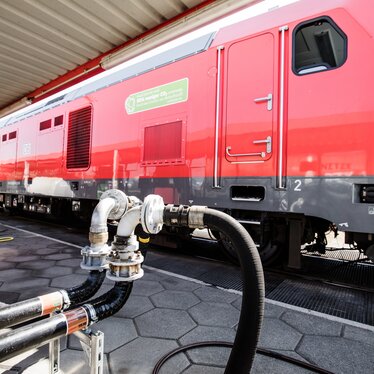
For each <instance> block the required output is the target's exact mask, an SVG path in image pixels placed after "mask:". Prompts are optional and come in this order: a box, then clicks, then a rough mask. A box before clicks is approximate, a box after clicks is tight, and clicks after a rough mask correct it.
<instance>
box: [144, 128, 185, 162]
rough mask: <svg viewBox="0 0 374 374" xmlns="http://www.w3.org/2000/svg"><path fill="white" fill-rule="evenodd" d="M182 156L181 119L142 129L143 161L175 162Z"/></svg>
mask: <svg viewBox="0 0 374 374" xmlns="http://www.w3.org/2000/svg"><path fill="white" fill-rule="evenodd" d="M181 157H182V121H176V122H171V123H165V124H162V125H156V126H149V127H146V128H145V129H144V156H143V161H145V162H152V161H157V162H158V163H159V162H160V161H162V162H165V163H169V162H173V161H174V162H175V161H177V160H179V159H181Z"/></svg>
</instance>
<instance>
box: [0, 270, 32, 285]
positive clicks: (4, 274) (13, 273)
mask: <svg viewBox="0 0 374 374" xmlns="http://www.w3.org/2000/svg"><path fill="white" fill-rule="evenodd" d="M30 274H31V270H23V269H9V270H1V271H0V280H2V281H5V282H6V281H11V280H12V279H19V278H26V277H28V276H29V275H30Z"/></svg>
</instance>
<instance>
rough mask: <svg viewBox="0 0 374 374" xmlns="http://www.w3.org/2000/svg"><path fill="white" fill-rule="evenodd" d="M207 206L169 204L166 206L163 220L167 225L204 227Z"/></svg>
mask: <svg viewBox="0 0 374 374" xmlns="http://www.w3.org/2000/svg"><path fill="white" fill-rule="evenodd" d="M205 211H206V207H205V206H200V205H193V206H188V205H173V204H168V205H166V206H165V208H164V212H163V221H164V224H165V225H167V226H174V227H189V228H191V229H202V228H204V227H205V226H206V225H205V224H204V213H205Z"/></svg>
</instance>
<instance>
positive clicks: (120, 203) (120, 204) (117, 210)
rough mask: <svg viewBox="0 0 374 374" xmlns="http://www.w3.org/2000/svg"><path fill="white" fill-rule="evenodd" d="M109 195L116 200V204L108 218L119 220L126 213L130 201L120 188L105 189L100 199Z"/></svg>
mask: <svg viewBox="0 0 374 374" xmlns="http://www.w3.org/2000/svg"><path fill="white" fill-rule="evenodd" d="M107 197H110V198H111V199H113V200H115V202H116V205H115V206H114V208H113V209H112V210H111V211H110V213H109V215H108V219H110V220H113V221H117V220H119V219H120V218H121V217H122V216H123V215H124V214H125V212H126V211H127V209H128V205H129V201H128V199H127V196H126V194H125V193H124V192H122V191H120V190H115V189H112V190H107V191H105V192H104V193H103V194H102V195H101V196H100V200H103V199H105V198H107Z"/></svg>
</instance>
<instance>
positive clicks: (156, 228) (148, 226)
mask: <svg viewBox="0 0 374 374" xmlns="http://www.w3.org/2000/svg"><path fill="white" fill-rule="evenodd" d="M164 207H165V204H164V200H163V198H162V197H161V196H159V195H148V196H147V197H146V198H145V199H144V203H143V206H142V210H141V218H140V219H141V223H142V227H143V230H144V231H145V232H147V233H148V234H158V233H159V232H160V231H161V229H162V225H163V223H164Z"/></svg>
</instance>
